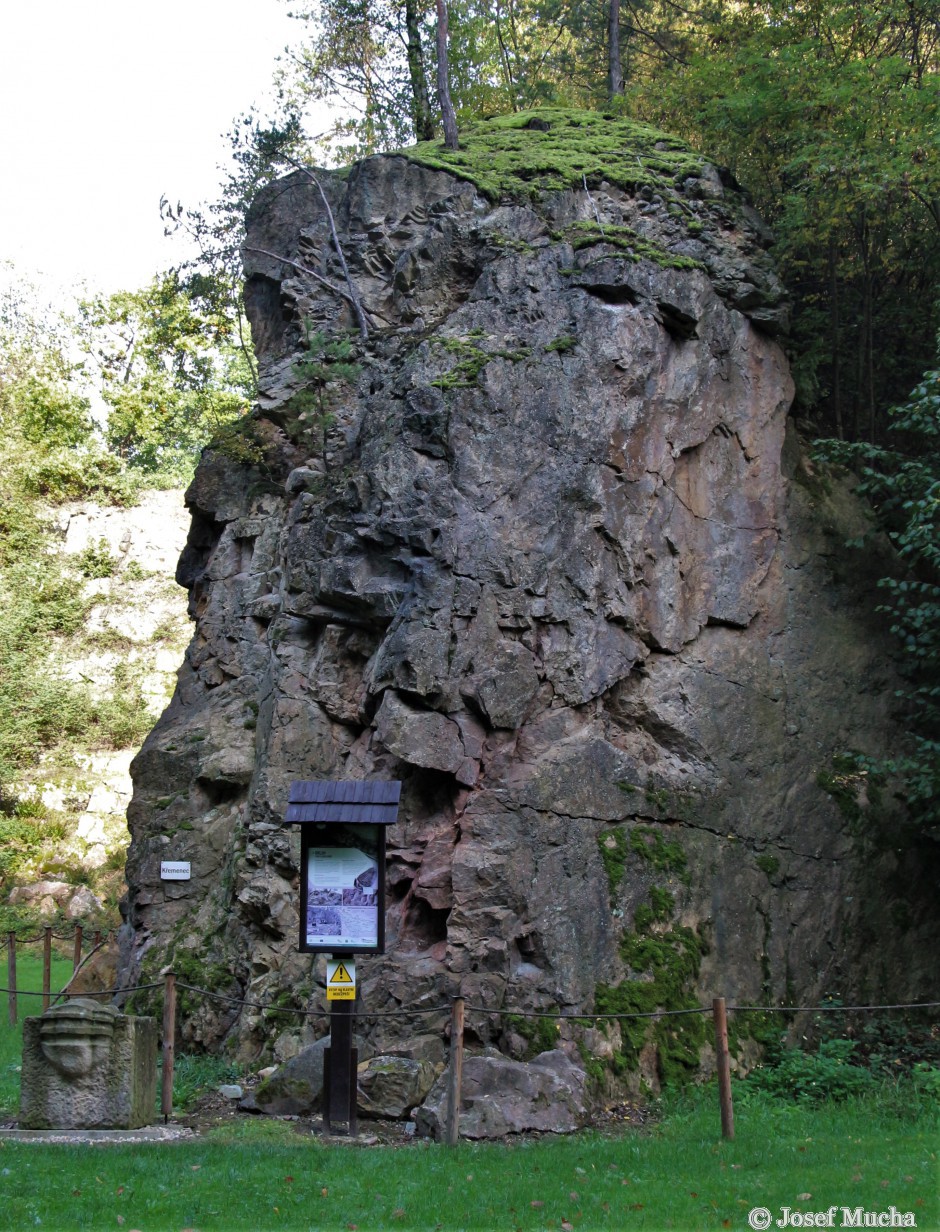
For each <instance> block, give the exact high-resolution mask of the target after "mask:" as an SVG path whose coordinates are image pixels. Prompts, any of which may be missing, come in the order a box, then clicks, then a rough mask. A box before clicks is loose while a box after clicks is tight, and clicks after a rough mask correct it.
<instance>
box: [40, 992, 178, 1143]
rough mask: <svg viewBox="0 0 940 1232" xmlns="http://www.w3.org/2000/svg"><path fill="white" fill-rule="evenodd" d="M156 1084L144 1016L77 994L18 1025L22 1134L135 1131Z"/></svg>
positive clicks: (150, 1108)
mask: <svg viewBox="0 0 940 1232" xmlns="http://www.w3.org/2000/svg"><path fill="white" fill-rule="evenodd" d="M156 1084H157V1024H156V1022H155V1021H154V1019H152V1018H142V1017H132V1016H129V1015H127V1014H122V1013H120V1012H119V1011H118V1010H117V1009H116V1008H115V1007H114V1006H111V1005H101V1004H99V1003H98V1002H96V1001H93V1000H91V999H89V998H85V997H78V998H75V999H73V1000H70V1001H66V1002H64V1003H63V1004H62V1005H55V1006H53V1007H52V1009H49V1010H47V1011H46V1012H45V1013H44V1014H43V1015H42V1016H41V1017H39V1018H27V1019H26V1021H25V1022H24V1023H23V1070H22V1076H21V1083H20V1116H19V1124H20V1127H21V1128H22V1129H139V1128H140V1127H141V1126H142V1125H149V1124H150V1122H151V1121H152V1119H153V1114H154V1109H155V1101H156Z"/></svg>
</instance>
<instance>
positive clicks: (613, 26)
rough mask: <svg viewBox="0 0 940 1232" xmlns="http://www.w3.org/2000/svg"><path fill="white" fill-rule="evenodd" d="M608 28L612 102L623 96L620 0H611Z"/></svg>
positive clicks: (609, 92) (608, 95)
mask: <svg viewBox="0 0 940 1232" xmlns="http://www.w3.org/2000/svg"><path fill="white" fill-rule="evenodd" d="M609 13H610V18H609V21H608V26H607V49H608V50H607V61H608V71H607V97H608V98H609V100H610V101H611V102H613V101H614V99H615V98H617V97H618V96H619V95H621V94H623V66H622V64H621V63H620V0H610V3H609Z"/></svg>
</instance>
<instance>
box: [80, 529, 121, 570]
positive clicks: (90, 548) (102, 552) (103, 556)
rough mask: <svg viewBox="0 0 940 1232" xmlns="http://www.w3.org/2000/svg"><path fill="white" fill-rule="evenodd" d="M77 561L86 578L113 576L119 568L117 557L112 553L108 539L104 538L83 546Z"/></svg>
mask: <svg viewBox="0 0 940 1232" xmlns="http://www.w3.org/2000/svg"><path fill="white" fill-rule="evenodd" d="M76 563H77V565H78V570H79V572H80V573H81V575H82V577H86V578H108V577H113V576H114V574H115V573H116V572H117V568H118V560H117V557H116V556H113V555H112V553H111V549H110V547H109V546H108V541H107V539H104V538H101V539H99V540H98V542H97V543H89V544H88V545H87V546H86V547H85V548H83V549H82V551H81V552H79V554H78V560H77V562H76Z"/></svg>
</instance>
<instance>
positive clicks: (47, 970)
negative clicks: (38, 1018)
mask: <svg viewBox="0 0 940 1232" xmlns="http://www.w3.org/2000/svg"><path fill="white" fill-rule="evenodd" d="M51 987H52V929H51V928H46V929H44V930H43V935H42V1012H43V1013H44V1014H45V1012H46V1010H47V1009H48V1008H49V993H50V990H51Z"/></svg>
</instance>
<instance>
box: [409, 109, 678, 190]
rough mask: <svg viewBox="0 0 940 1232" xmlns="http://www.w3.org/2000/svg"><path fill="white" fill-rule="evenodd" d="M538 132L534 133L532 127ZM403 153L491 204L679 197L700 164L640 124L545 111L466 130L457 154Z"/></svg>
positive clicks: (431, 145) (440, 150) (433, 150)
mask: <svg viewBox="0 0 940 1232" xmlns="http://www.w3.org/2000/svg"><path fill="white" fill-rule="evenodd" d="M536 118H537V119H538V120H539V121H540V123H539V126H538V127H537V128H536V127H532V121H533V120H534V119H536ZM401 153H402V154H403V155H404V156H405V157H406V158H409V159H411V160H412V161H413V162H416V163H420V164H421V165H422V166H424V167H430V168H432V169H434V170H437V171H447V172H450V174H451V175H455V176H458V177H459V178H460V179H464V180H469V181H470V183H471V184H473V185H474V186H475V187H476V188H477V189H479V191H480V192H481V193H483V194H484V196H487V197H489V198H490V199H491V200H493V201H500V200H505V199H510V200H520V199H523V200H524V199H533V198H538V197H539V196H540V195H541V194H542V193H546V192H563V191H564V190H566V189H572V188H581V187H583V186H584V184H585V182H586V183H587V185H588V187H589V188H591V187H597V186H598V185H600V184H601V183H602V182H605V181H606V182H607V183H609V184H614V185H616V186H617V187H618V188H622V189H624V190H625V191H627V192H635V191H637V189H640V188H643V187H649V188H652V189H653V190H659V191H661V192H670V193H671V192H674V191H675V188H676V186H677V185H678V184H681V183H682V182H683V181H684V180H685V179H687V178H689V177H690V176H697V175H698V174H699V173H700V172H701V170H702V166H703V160H702V159H701V158H700V157H699V156H698V155H696V154H693V153H692V152H691V150H689V149H688V147H687V146H685V145H684V144H683V143H682V142H681V141H679V140H678V139H677V138H675V137H672V136H670V135H669V134H668V133H664V132H661V131H660V130H659V129H656V128H652V127H651V126H650V125H647V124H640V123H638V122H637V121H635V120H628V119H624V118H623V117H620V116H612V115H610V114H608V113H605V112H600V111H577V110H567V109H563V108H553V107H544V108H540V109H539V110H538V111H520V112H516V113H514V114H512V115H502V116H493V117H492V118H491V119H489V120H483V121H480V122H478V123H475V124H467V125H466V126H465V127H464V128H463V129H461V133H460V148H459V149H457V150H448V149H446V148H445V147H444V144H443V142H442V141H423V142H420V143H419V144H418V145H416V146H412V147H410V148H409V149H407V150H402V151H401Z"/></svg>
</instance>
